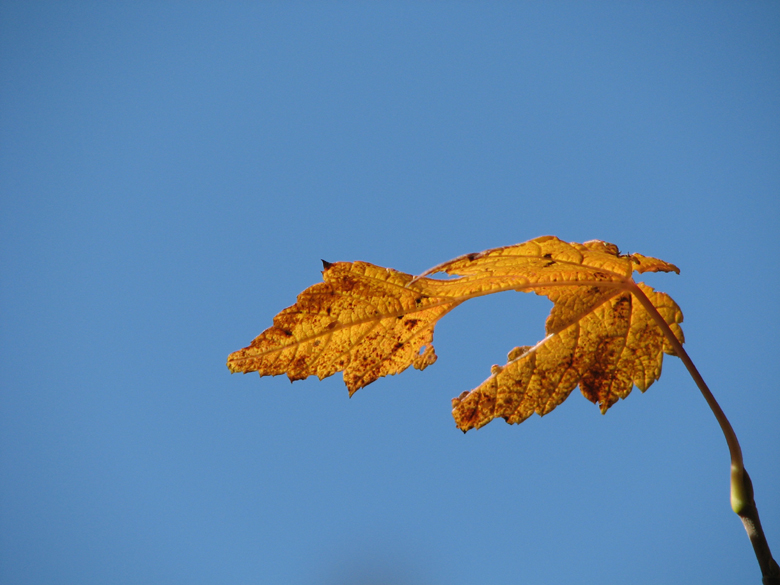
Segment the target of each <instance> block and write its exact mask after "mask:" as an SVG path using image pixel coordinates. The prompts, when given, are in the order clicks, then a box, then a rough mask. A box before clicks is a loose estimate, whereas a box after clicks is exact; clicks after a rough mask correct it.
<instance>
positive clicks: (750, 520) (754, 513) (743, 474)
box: [626, 281, 780, 585]
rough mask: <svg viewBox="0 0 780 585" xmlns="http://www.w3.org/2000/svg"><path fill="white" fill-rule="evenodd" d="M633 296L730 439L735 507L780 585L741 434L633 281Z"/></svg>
mask: <svg viewBox="0 0 780 585" xmlns="http://www.w3.org/2000/svg"><path fill="white" fill-rule="evenodd" d="M626 284H627V286H628V288H629V290H630V291H631V293H632V294H633V295H634V296H635V297H636V298H637V300H638V301H639V302H640V303H641V304H642V306H643V307H644V308H645V310H646V311H647V312H648V313H649V314H650V316H651V317H652V318H653V320H654V321H655V322H656V324H657V325H658V326H659V327H660V328H661V331H663V334H664V337H666V339H667V341H668V342H669V345H671V346H672V348H673V349H674V353H675V354H676V355H677V356H678V357H679V358H680V359H681V360H682V362H683V364H685V367H686V368H687V369H688V373H690V375H691V377H692V378H693V381H694V382H696V385H697V386H698V387H699V390H700V391H701V393H702V395H703V396H704V399H705V400H706V401H707V404H708V405H709V407H710V409H711V410H712V413H713V414H714V415H715V418H716V419H717V420H718V424H720V428H721V430H722V431H723V435H724V436H725V437H726V443H728V446H729V453H730V455H731V508H732V509H733V510H734V512H736V513H737V515H738V516H739V517H740V519H741V520H742V524H743V525H744V526H745V530H746V531H747V533H748V538H750V543H751V544H752V545H753V551H754V552H755V554H756V559H757V560H758V565H759V567H760V568H761V575H762V576H763V584H764V585H780V567H778V565H777V562H776V561H775V560H774V558H772V552H771V551H770V550H769V544H768V543H767V541H766V536H765V535H764V530H763V529H762V528H761V520H759V517H758V508H756V502H755V499H754V498H753V484H752V482H751V481H750V476H749V475H748V473H747V471H746V470H745V466H744V463H743V461H742V449H741V448H740V446H739V441H738V440H737V435H736V433H734V429H733V428H732V427H731V423H729V420H728V419H727V418H726V415H725V414H724V413H723V410H722V409H721V408H720V405H719V404H718V402H717V400H715V397H714V396H713V395H712V392H710V389H709V388H708V387H707V384H706V382H705V381H704V378H702V377H701V374H699V371H698V370H697V369H696V366H695V365H694V364H693V360H691V358H690V356H689V355H688V353H687V352H686V351H685V349H684V348H683V346H682V343H680V341H679V340H678V339H677V337H676V336H675V334H674V333H673V332H672V329H671V327H669V324H668V323H667V322H666V320H665V319H664V318H663V317H662V316H661V314H660V313H659V312H658V309H656V308H655V306H654V305H653V303H652V302H650V299H648V298H647V295H645V293H644V292H643V291H642V289H640V288H639V287H638V286H637V285H636V283H634V282H633V281H631V282H628V283H626Z"/></svg>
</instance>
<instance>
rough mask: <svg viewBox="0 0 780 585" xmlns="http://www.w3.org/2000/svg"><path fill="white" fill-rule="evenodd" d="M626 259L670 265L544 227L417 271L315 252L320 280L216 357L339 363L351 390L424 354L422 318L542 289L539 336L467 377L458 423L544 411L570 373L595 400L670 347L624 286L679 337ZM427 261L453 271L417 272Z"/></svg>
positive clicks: (664, 303) (645, 370)
mask: <svg viewBox="0 0 780 585" xmlns="http://www.w3.org/2000/svg"><path fill="white" fill-rule="evenodd" d="M634 271H637V272H640V273H641V272H658V271H663V272H670V271H674V272H679V270H678V269H677V267H676V266H674V265H672V264H669V263H667V262H664V261H662V260H658V259H655V258H650V257H646V256H642V255H641V254H629V255H622V254H620V252H619V250H618V249H617V246H615V245H614V244H609V243H607V242H601V241H598V240H593V241H590V242H586V243H584V244H576V243H566V242H563V241H561V240H559V239H558V238H555V237H553V236H544V237H541V238H536V239H534V240H531V241H529V242H525V243H522V244H517V245H514V246H506V247H503V248H496V249H493V250H486V251H484V252H480V253H477V254H467V255H465V256H461V257H459V258H456V259H454V260H451V261H449V262H446V263H444V264H441V265H439V266H436V267H434V268H432V269H431V270H428V271H426V272H425V273H424V274H423V275H421V276H418V277H412V276H411V275H409V274H405V273H403V272H397V271H395V270H391V269H387V268H381V267H379V266H374V265H372V264H368V263H365V262H354V263H348V262H341V263H337V264H328V263H325V270H324V271H323V279H324V282H323V283H321V284H317V285H314V286H312V287H310V288H308V289H306V290H305V291H303V292H302V293H301V294H300V295H299V296H298V301H297V302H296V304H295V305H293V306H292V307H289V308H287V309H285V310H284V311H282V312H281V313H279V315H277V316H276V317H275V318H274V325H273V327H271V328H269V329H267V330H266V331H264V332H263V333H262V334H261V335H260V336H258V337H257V338H256V339H255V340H254V341H253V342H252V344H251V345H250V346H249V347H247V348H244V349H242V350H240V351H237V352H235V353H233V354H231V355H230V356H229V358H228V367H229V368H230V371H231V372H250V371H257V372H259V373H260V375H261V376H266V375H277V374H282V373H286V374H287V375H288V377H289V378H290V380H299V379H303V378H306V377H308V376H311V375H316V376H318V377H319V378H320V379H322V378H325V377H327V376H330V375H332V374H334V373H336V372H339V371H343V376H344V381H345V383H346V385H347V388H348V389H349V392H350V395H351V394H352V393H354V392H355V391H356V390H358V389H359V388H362V387H363V386H365V385H367V384H370V383H371V382H373V381H374V380H376V379H377V378H379V377H381V376H386V375H390V374H397V373H399V372H401V371H403V370H405V369H406V368H408V367H409V366H410V365H414V367H416V368H417V369H420V370H422V369H424V368H425V367H427V366H428V365H430V364H432V363H433V362H434V361H436V354H435V352H434V350H433V328H434V326H435V325H436V322H437V321H438V320H439V319H440V318H441V317H443V316H444V315H445V314H446V313H448V312H449V311H451V310H452V309H453V308H455V307H456V306H457V305H459V304H460V303H462V302H463V301H465V300H468V299H471V298H474V297H478V296H483V295H486V294H492V293H495V292H501V291H506V290H516V291H522V292H530V291H533V292H536V293H537V294H539V295H544V296H546V297H548V298H549V299H550V300H551V301H553V309H552V311H551V313H550V316H549V317H548V319H547V323H546V331H547V336H546V337H545V338H544V339H543V340H542V341H540V342H539V343H538V344H537V345H535V346H533V347H529V346H523V347H518V348H515V349H514V350H512V351H511V352H510V354H509V361H508V363H507V364H506V366H494V367H493V369H492V373H491V376H490V377H489V378H488V379H487V380H486V381H485V382H483V383H482V384H481V385H480V386H479V387H477V388H475V389H474V390H472V391H471V392H464V393H463V394H461V396H460V397H458V398H455V399H453V415H454V417H455V420H456V422H457V424H458V426H459V427H460V428H461V429H462V430H464V431H466V430H468V429H471V428H478V427H481V426H483V425H484V424H487V423H488V422H490V421H491V420H493V419H494V418H497V417H503V418H504V419H506V420H507V422H510V423H519V422H522V421H523V420H525V419H526V418H527V417H528V416H530V415H531V414H533V413H534V412H536V413H538V414H540V415H544V414H547V413H548V412H550V411H551V410H552V409H554V408H555V407H556V406H557V405H558V404H560V403H561V402H562V401H563V400H565V399H566V397H567V396H568V395H569V394H570V393H571V391H572V390H573V389H574V388H575V387H576V386H577V385H579V386H580V389H581V390H582V393H583V394H584V395H585V397H586V398H588V399H589V400H591V401H592V402H595V403H598V404H599V405H600V407H601V410H602V412H606V410H607V409H608V408H609V407H610V406H611V405H612V404H614V403H615V402H616V401H617V400H618V399H619V398H625V397H626V396H627V395H628V394H629V392H630V391H631V389H632V388H633V386H634V385H636V386H637V387H638V388H639V389H640V390H642V391H645V390H646V389H647V388H648V387H649V386H650V384H652V383H653V382H654V381H655V380H657V379H658V377H659V376H660V374H661V363H662V360H663V352H666V353H673V352H672V350H671V348H670V347H669V346H668V344H667V342H666V341H665V340H664V337H663V335H662V333H661V331H660V329H659V327H658V325H657V324H656V323H655V322H654V321H653V320H652V318H651V316H650V314H649V313H648V312H647V311H646V310H645V309H644V308H643V307H642V305H641V304H640V303H639V302H637V300H636V298H635V295H636V294H640V295H641V294H642V293H644V294H646V295H647V296H648V298H649V299H650V300H651V302H652V303H653V305H654V306H655V307H656V308H657V309H658V311H659V312H660V313H661V315H662V316H663V318H664V320H665V321H666V322H667V323H668V324H670V326H671V328H672V330H673V332H674V333H675V335H676V336H677V337H678V339H680V341H682V339H683V337H682V330H681V329H680V327H679V325H678V324H679V323H680V322H682V313H681V312H680V309H679V307H677V305H676V304H675V303H674V301H673V300H672V299H671V298H670V297H669V296H668V295H665V294H663V293H656V292H654V291H653V290H652V289H651V288H650V287H648V286H646V285H644V284H642V283H638V285H637V283H634V281H633V279H632V273H633V272H634ZM438 272H444V273H447V274H449V275H453V276H456V278H452V279H449V280H440V279H434V278H430V277H429V276H430V275H432V274H435V273H438ZM637 286H638V287H639V288H637ZM639 291H642V292H639Z"/></svg>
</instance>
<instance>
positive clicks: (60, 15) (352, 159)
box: [0, 2, 780, 585]
mask: <svg viewBox="0 0 780 585" xmlns="http://www.w3.org/2000/svg"><path fill="white" fill-rule="evenodd" d="M0 76H1V79H0V81H1V83H0V149H1V151H0V193H1V195H2V213H1V216H0V221H1V222H2V223H1V224H0V244H1V250H0V253H1V254H2V256H1V259H2V269H1V270H0V302H1V307H2V309H1V310H2V327H1V328H0V336H1V341H2V352H0V374H1V375H2V378H1V382H2V389H1V391H0V580H2V582H3V583H6V584H9V585H11V584H14V585H16V584H27V583H30V584H38V583H47V584H60V583H62V584H65V583H80V584H106V583H117V584H120V583H121V584H124V583H139V584H140V583H144V584H145V583H182V584H184V583H186V584H201V583H203V584H206V583H236V584H248V583H261V584H263V583H269V584H277V583H278V584H291V585H303V584H311V583H322V584H326V585H336V584H349V585H367V584H369V585H389V584H405V585H422V584H425V585H435V584H448V585H450V584H474V583H489V584H503V583H506V584H509V583H513V584H514V583H528V584H548V583H549V584H555V583H639V584H644V583H648V584H650V583H724V584H725V583H748V582H750V583H759V582H760V574H759V570H758V566H757V563H756V560H755V557H754V556H753V552H752V549H751V547H750V544H749V542H748V539H747V538H746V535H745V532H744V530H743V528H742V526H741V523H740V522H739V520H738V518H737V517H736V516H735V515H734V514H733V513H732V512H731V510H730V507H729V498H728V467H729V466H728V452H727V449H726V443H725V441H724V439H723V437H722V435H721V434H720V430H719V429H718V426H717V423H716V422H715V419H714V417H713V416H712V414H711V413H710V412H709V410H708V408H707V406H706V404H705V402H704V400H703V399H702V397H701V395H700V394H699V393H698V390H697V389H696V387H695V386H694V385H693V382H692V381H691V379H690V378H689V377H688V375H687V373H686V372H685V370H684V368H683V367H682V364H681V363H680V362H679V360H677V359H676V358H667V359H666V361H665V367H664V375H663V377H662V378H661V380H660V381H659V382H657V383H656V384H655V385H653V387H652V388H650V390H648V392H646V393H645V394H641V393H639V392H638V391H636V390H635V391H634V393H632V394H631V396H629V397H628V398H627V399H626V400H625V401H621V402H620V403H619V404H617V405H615V406H614V407H613V408H612V409H611V410H610V411H609V413H607V415H606V416H601V415H600V414H599V411H598V409H597V408H596V407H595V406H593V405H592V404H590V403H589V402H588V401H586V400H585V399H584V398H583V397H582V396H581V395H580V394H579V391H575V392H574V393H573V394H572V396H571V397H570V399H569V400H568V401H567V402H565V403H564V404H563V405H562V406H560V407H559V408H558V409H557V410H555V411H554V412H553V413H552V414H550V415H549V416H547V417H545V418H544V419H541V418H539V417H536V416H534V417H532V418H531V419H529V420H528V421H526V422H525V423H523V424H522V425H520V426H508V425H506V424H504V423H503V422H502V421H497V422H494V423H492V424H490V425H488V426H487V427H485V428H483V429H481V430H479V431H476V432H473V431H472V432H469V433H468V434H466V435H464V434H462V433H460V432H459V431H458V430H457V429H456V428H455V426H454V423H453V420H452V418H451V414H450V399H451V398H452V397H453V396H457V395H458V394H459V393H460V392H462V391H463V390H467V389H470V388H472V387H474V386H476V385H477V384H479V383H480V382H481V381H482V380H484V378H485V377H487V375H488V374H489V369H490V366H491V364H494V363H504V361H505V356H506V353H507V352H508V351H509V350H510V349H511V348H512V347H514V346H516V345H523V344H532V343H535V342H536V341H538V340H539V339H541V337H542V336H543V323H544V318H545V315H546V313H547V311H548V310H549V302H548V301H546V300H545V299H543V298H540V297H536V296H535V295H520V294H516V293H505V294H503V295H496V296H493V297H487V298H482V299H477V300H474V301H472V302H469V303H467V304H466V305H464V306H461V307H459V308H458V309H457V310H456V311H454V312H453V313H452V314H450V315H448V316H447V317H446V318H445V319H444V320H442V322H441V323H440V324H439V326H438V327H437V331H436V338H435V341H436V349H437V353H438V355H439V360H438V362H437V363H436V364H435V365H434V366H432V367H430V368H428V369H427V370H425V371H424V372H422V373H421V372H417V371H415V370H410V371H407V372H405V373H403V374H401V375H399V376H393V377H389V378H383V379H381V380H379V381H377V382H376V383H374V384H372V385H370V386H369V387H367V388H365V389H363V390H360V391H359V392H358V393H357V394H356V395H355V396H354V397H353V398H352V399H347V391H346V389H345V387H344V385H343V383H342V381H341V376H340V375H336V376H333V377H332V378H329V379H327V380H325V381H322V382H319V381H317V380H316V379H309V380H306V381H302V382H296V383H295V384H293V385H291V384H290V383H289V382H288V381H287V379H286V378H285V377H277V378H262V379H258V378H257V376H256V375H250V376H239V375H235V376H230V375H229V374H228V371H227V369H226V367H225V359H226V357H227V355H228V353H230V352H232V351H234V350H237V349H239V348H241V347H244V346H245V345H247V344H248V343H249V342H250V341H251V340H252V339H253V338H254V337H255V336H256V335H258V334H259V333H260V332H261V331H262V330H263V329H265V328H266V327H268V326H270V324H271V319H272V318H273V316H274V315H275V314H276V313H277V312H278V311H280V310H281V309H283V308H284V307H286V306H288V305H290V304H292V303H293V302H294V300H295V295H296V294H297V293H298V292H300V291H301V290H303V289H304V288H305V287H307V286H309V285H311V284H314V283H316V282H319V281H320V278H321V276H320V270H321V264H320V258H324V259H326V260H329V261H331V262H335V261H341V260H366V261H369V262H373V263H376V264H380V265H384V266H390V267H393V268H397V269H400V270H403V271H406V272H410V273H419V272H422V271H423V270H425V269H426V268H428V267H430V266H432V265H435V264H438V263H439V262H442V261H445V260H447V259H450V258H452V257H454V256H458V255H460V254H463V253H467V252H473V251H479V250H483V249H486V248H491V247H496V246H503V245H508V244H513V243H516V242H520V241H525V240H527V239H530V238H533V237H536V236H539V235H544V234H554V235H557V236H559V237H561V238H562V239H564V240H567V241H579V242H581V241H585V240H589V239H603V240H607V241H610V242H614V243H616V244H617V245H618V246H619V247H620V248H621V250H623V251H627V252H641V253H643V254H645V255H650V256H655V257H658V258H662V259H664V260H667V261H670V262H673V263H675V264H677V265H678V266H679V267H680V268H681V269H682V274H681V275H680V276H676V275H673V274H672V275H649V276H648V277H647V278H644V279H643V280H645V282H648V283H649V284H651V285H652V286H655V287H656V288H658V289H660V290H663V291H665V292H668V293H669V294H671V295H672V297H673V298H674V299H675V300H676V301H677V302H678V303H679V304H680V306H681V307H682V309H683V312H684V314H685V323H683V328H684V331H685V334H686V337H687V346H686V347H687V348H688V351H689V352H690V354H691V356H692V357H693V359H694V360H695V361H696V363H697V365H698V367H699V369H700V370H701V372H702V373H703V375H704V377H705V379H706V380H707V381H708V382H709V383H710V386H711V387H712V389H713V392H714V393H715V395H716V397H717V398H718V399H719V400H720V402H721V405H722V407H723V409H724V410H725V412H726V413H727V415H728V416H729V417H730V419H731V421H732V424H733V426H734V427H735V429H736V431H737V434H738V436H739V438H740V440H741V442H742V447H743V450H744V452H745V461H746V465H747V468H748V469H749V470H750V473H751V475H752V477H753V481H754V484H755V488H756V494H757V500H758V505H759V510H760V512H761V515H762V519H763V522H764V525H765V529H766V533H767V537H768V539H769V543H770V545H771V546H774V549H775V556H778V553H780V497H778V494H780V425H779V424H778V419H779V418H780V392H778V387H777V381H778V379H780V360H778V357H777V355H778V350H780V345H778V329H779V328H780V311H779V310H778V299H777V291H778V288H780V278H778V273H779V271H780V263H779V262H778V253H779V252H780V229H778V225H780V213H778V212H779V211H780V205H779V203H778V200H779V198H780V5H779V4H777V3H775V2H753V3H741V2H733V3H728V2H686V3H681V2H652V3H650V2H646V3H627V2H605V3H580V2H565V3H559V2H545V3H541V2H539V3H465V2H449V3H444V2H419V3H418V2H397V3H353V2H339V3H292V2H278V3H272V2H268V3H238V2H235V3H207V2H195V3H190V2H179V3H176V2H170V3H157V2H126V3H120V2H112V3H104V2H56V3H40V2H38V3H36V2H3V3H2V4H0Z"/></svg>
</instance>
